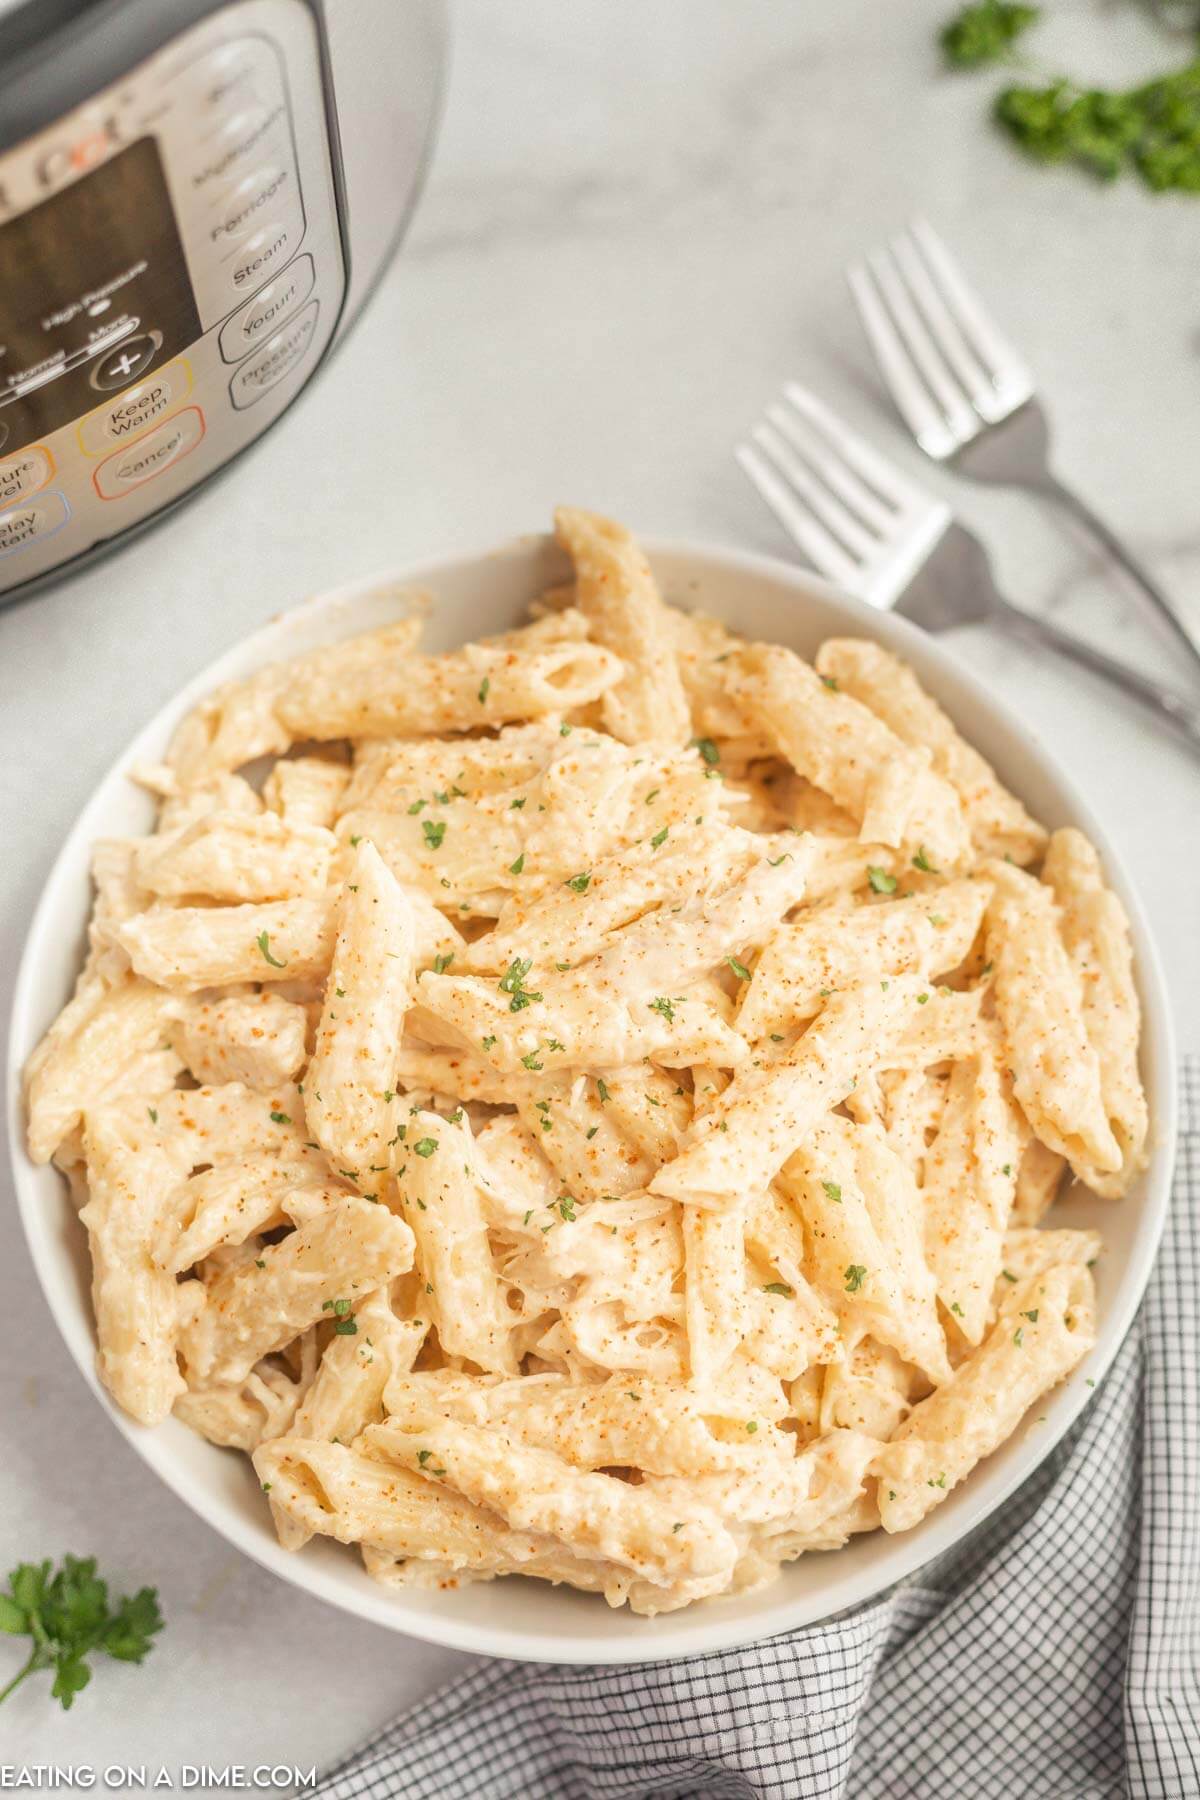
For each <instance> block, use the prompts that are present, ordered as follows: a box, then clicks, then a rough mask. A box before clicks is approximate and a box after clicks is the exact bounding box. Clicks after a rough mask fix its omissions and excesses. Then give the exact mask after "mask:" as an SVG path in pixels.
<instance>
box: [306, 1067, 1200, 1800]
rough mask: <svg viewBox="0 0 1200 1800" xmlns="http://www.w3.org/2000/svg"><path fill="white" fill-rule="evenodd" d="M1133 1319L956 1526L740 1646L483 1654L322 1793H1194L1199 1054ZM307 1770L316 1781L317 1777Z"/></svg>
mask: <svg viewBox="0 0 1200 1800" xmlns="http://www.w3.org/2000/svg"><path fill="white" fill-rule="evenodd" d="M1182 1127H1183V1135H1182V1139H1181V1145H1180V1159H1179V1167H1178V1171H1177V1175H1176V1182H1175V1193H1174V1203H1173V1207H1172V1212H1171V1217H1170V1220H1169V1222H1168V1225H1167V1231H1166V1237H1165V1240H1164V1243H1163V1248H1162V1252H1161V1254H1160V1256H1159V1260H1158V1265H1157V1268H1156V1271H1155V1274H1154V1276H1153V1279H1152V1281H1151V1284H1150V1287H1149V1290H1148V1292H1147V1295H1146V1299H1145V1302H1144V1304H1143V1307H1142V1310H1141V1313H1140V1315H1139V1318H1138V1321H1137V1324H1136V1325H1135V1326H1134V1328H1133V1330H1132V1331H1131V1332H1130V1334H1129V1336H1128V1338H1127V1339H1126V1341H1125V1343H1124V1344H1123V1345H1122V1347H1121V1350H1120V1352H1119V1354H1118V1356H1117V1358H1116V1361H1115V1362H1114V1363H1113V1365H1112V1368H1111V1370H1110V1371H1109V1373H1108V1375H1107V1376H1106V1377H1105V1379H1104V1382H1103V1383H1102V1385H1101V1387H1100V1389H1098V1391H1097V1394H1096V1397H1095V1399H1094V1400H1093V1401H1092V1403H1091V1405H1090V1406H1089V1408H1088V1410H1087V1412H1086V1413H1085V1414H1084V1417H1083V1418H1082V1420H1081V1421H1080V1422H1079V1423H1078V1424H1077V1425H1076V1426H1075V1427H1074V1428H1073V1429H1072V1431H1071V1433H1070V1434H1069V1435H1068V1437H1067V1438H1066V1439H1065V1440H1064V1441H1063V1443H1062V1444H1060V1445H1059V1447H1058V1449H1057V1450H1056V1451H1055V1452H1054V1453H1053V1454H1052V1455H1051V1456H1050V1457H1049V1458H1048V1459H1047V1461H1046V1463H1044V1464H1043V1466H1042V1468H1041V1469H1040V1470H1039V1471H1038V1473H1037V1474H1036V1475H1035V1476H1033V1477H1032V1478H1031V1479H1030V1481H1029V1482H1027V1483H1026V1485H1025V1486H1024V1487H1023V1488H1022V1489H1021V1491H1020V1493H1019V1494H1017V1495H1016V1496H1015V1498H1014V1499H1012V1500H1011V1501H1010V1502H1009V1503H1008V1505H1007V1506H1005V1507H1004V1508H1002V1509H1001V1511H1000V1512H999V1513H998V1514H997V1515H995V1516H994V1517H993V1518H992V1519H991V1520H990V1521H989V1522H988V1523H987V1524H986V1525H984V1526H983V1527H981V1529H980V1531H979V1532H978V1533H976V1534H975V1536H974V1537H973V1538H972V1539H971V1540H969V1542H968V1544H967V1545H966V1546H965V1547H964V1548H959V1549H958V1550H956V1551H955V1552H953V1553H951V1554H950V1555H948V1556H946V1557H943V1558H942V1559H940V1560H939V1561H937V1562H935V1563H932V1564H930V1565H929V1566H928V1567H927V1568H925V1569H924V1570H922V1571H921V1572H920V1573H919V1574H918V1575H917V1576H916V1577H915V1578H914V1579H913V1580H912V1581H911V1582H909V1583H906V1584H904V1585H902V1586H900V1587H898V1588H895V1589H893V1590H892V1592H890V1593H889V1594H887V1595H886V1596H885V1597H884V1598H883V1599H881V1600H877V1601H874V1602H873V1603H871V1604H870V1605H867V1606H863V1607H860V1608H858V1609H857V1610H855V1611H853V1612H851V1613H847V1614H844V1615H843V1616H842V1617H841V1618H839V1619H836V1620H835V1621H833V1622H832V1623H830V1624H827V1625H820V1626H814V1627H812V1628H810V1629H807V1630H803V1631H797V1632H794V1633H792V1634H791V1635H790V1636H788V1637H780V1638H774V1639H772V1640H770V1641H769V1642H767V1643H764V1644H756V1645H754V1646H753V1647H752V1648H751V1649H748V1650H733V1651H728V1652H725V1653H723V1654H716V1655H711V1656H699V1657H695V1658H694V1659H692V1660H690V1661H685V1662H668V1663H648V1664H637V1663H635V1664H632V1665H626V1666H625V1667H622V1668H594V1669H589V1668H555V1667H553V1666H550V1665H546V1664H528V1663H520V1664H513V1663H502V1662H491V1663H485V1664H484V1665H482V1666H481V1667H480V1668H479V1669H477V1670H475V1671H473V1672H472V1673H470V1674H469V1675H467V1676H466V1677H464V1678H463V1679H462V1680H460V1681H457V1682H455V1683H454V1684H453V1685H452V1686H450V1687H448V1688H446V1689H444V1690H443V1691H442V1692H441V1693H440V1694H437V1695H435V1697H434V1698H433V1699H432V1700H428V1701H426V1702H424V1703H423V1704H422V1705H420V1706H418V1707H416V1708H415V1709H414V1710H413V1711H411V1712H409V1713H406V1714H404V1715H403V1716H402V1717H401V1718H399V1719H397V1720H396V1721H395V1722H394V1723H393V1724H392V1725H390V1726H389V1727H388V1728H387V1729H386V1730H385V1731H383V1732H382V1733H381V1734H380V1735H379V1736H378V1737H376V1738H375V1739H374V1740H373V1741H372V1742H371V1743H369V1744H367V1745H366V1746H365V1747H364V1748H362V1749H361V1750H359V1751H358V1752H357V1753H356V1754H355V1755H354V1756H352V1757H351V1758H350V1760H349V1761H347V1762H346V1763H344V1764H343V1765H342V1766H341V1767H340V1768H339V1769H337V1770H336V1771H335V1772H334V1773H333V1774H331V1775H330V1776H328V1777H327V1779H326V1780H325V1781H324V1782H323V1783H322V1784H321V1785H320V1786H319V1788H318V1789H317V1790H316V1791H317V1792H318V1793H319V1794H321V1795H322V1796H323V1797H324V1800H351V1797H352V1796H353V1797H354V1800H358V1797H359V1796H362V1797H364V1800H393V1797H395V1800H460V1797H463V1800H465V1797H466V1796H482V1797H483V1800H643V1797H644V1796H650V1795H670V1796H675V1797H678V1800H683V1797H685V1796H686V1797H688V1800H750V1797H751V1796H758V1795H766V1796H769V1797H770V1800H810V1797H811V1800H817V1797H818V1796H819V1797H820V1800H926V1797H927V1796H938V1800H993V1796H994V1800H1110V1797H1111V1800H1118V1796H1120V1797H1121V1800H1125V1797H1126V1796H1130V1797H1133V1800H1142V1797H1143V1796H1145V1797H1150V1796H1153V1797H1155V1800H1198V1797H1200V1280H1198V1276H1200V1245H1198V1241H1197V1238H1198V1234H1197V1225H1198V1223H1200V1060H1193V1061H1190V1062H1189V1063H1187V1064H1186V1065H1185V1067H1184V1071H1183V1120H1182ZM310 1791H312V1790H310Z"/></svg>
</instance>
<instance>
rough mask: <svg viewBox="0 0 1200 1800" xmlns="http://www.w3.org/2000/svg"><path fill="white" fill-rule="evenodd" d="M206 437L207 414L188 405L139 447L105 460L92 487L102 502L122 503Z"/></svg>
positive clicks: (149, 434)
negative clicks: (128, 495) (126, 497)
mask: <svg viewBox="0 0 1200 1800" xmlns="http://www.w3.org/2000/svg"><path fill="white" fill-rule="evenodd" d="M203 436H204V414H203V413H202V412H201V411H200V408H199V407H198V406H185V407H184V409H183V411H182V412H178V413H175V414H173V415H172V417H171V418H169V419H164V420H163V422H162V424H161V425H157V426H156V427H155V429H154V430H153V431H150V432H147V434H146V436H145V437H142V438H139V439H138V441H137V443H136V444H130V445H128V447H127V448H126V449H124V450H118V451H117V452H116V454H115V455H114V456H107V457H105V459H104V461H103V462H102V463H98V464H97V465H96V467H95V469H94V470H93V471H92V484H93V486H94V487H95V489H96V492H97V493H98V494H99V496H100V498H101V499H102V500H120V499H122V498H123V497H124V496H125V495H126V494H131V493H132V492H133V490H134V488H139V487H141V486H142V484H143V483H144V482H147V481H153V480H154V477H155V476H156V475H163V474H165V473H166V471H167V470H168V469H172V468H174V466H175V464H176V463H177V462H182V460H183V458H184V457H185V456H186V455H187V454H188V452H189V451H191V450H194V449H195V448H196V445H197V444H198V443H199V442H200V439H201V438H202V437H203Z"/></svg>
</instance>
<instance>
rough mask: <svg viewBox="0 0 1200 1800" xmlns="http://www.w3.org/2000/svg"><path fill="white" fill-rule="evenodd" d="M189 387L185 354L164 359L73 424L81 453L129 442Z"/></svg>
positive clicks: (161, 416) (99, 451) (94, 452)
mask: <svg viewBox="0 0 1200 1800" xmlns="http://www.w3.org/2000/svg"><path fill="white" fill-rule="evenodd" d="M191 389H192V371H191V365H190V364H189V363H188V362H187V361H186V360H185V358H183V357H182V356H181V357H177V358H176V360H175V361H174V362H169V363H164V365H163V367H162V368H161V369H159V370H158V371H157V372H156V373H155V374H153V375H150V376H148V377H147V379H146V380H145V381H139V382H138V383H137V385H136V386H135V387H131V388H127V389H126V390H125V392H124V393H123V394H122V395H121V396H120V398H119V399H117V400H110V401H109V402H108V404H107V405H106V406H98V407H97V408H96V410H95V411H94V412H90V413H88V415H87V417H86V418H83V419H80V421H79V423H78V425H77V426H76V427H75V435H76V437H77V438H78V439H79V448H80V449H81V450H82V451H83V453H84V455H85V456H103V455H104V454H105V452H106V451H108V450H111V449H112V447H113V445H114V444H125V443H129V442H130V441H131V440H132V439H133V438H136V437H140V436H141V434H142V433H143V431H149V429H150V427H151V426H152V425H156V424H157V423H158V421H159V420H160V419H165V418H166V416H167V414H168V413H169V412H171V411H172V410H173V409H174V408H175V407H176V406H178V405H179V402H180V401H181V400H184V399H186V398H187V396H188V394H189V393H190V392H191Z"/></svg>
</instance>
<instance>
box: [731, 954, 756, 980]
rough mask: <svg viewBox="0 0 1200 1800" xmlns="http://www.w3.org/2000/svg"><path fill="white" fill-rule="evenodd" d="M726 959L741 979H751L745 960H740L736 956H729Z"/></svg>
mask: <svg viewBox="0 0 1200 1800" xmlns="http://www.w3.org/2000/svg"><path fill="white" fill-rule="evenodd" d="M725 961H726V962H727V963H728V964H729V966H730V968H731V969H732V970H733V972H734V974H735V975H736V976H737V978H738V980H739V981H749V979H750V971H749V969H748V968H747V967H746V965H745V963H744V962H739V961H738V959H737V957H736V956H727V957H726V958H725Z"/></svg>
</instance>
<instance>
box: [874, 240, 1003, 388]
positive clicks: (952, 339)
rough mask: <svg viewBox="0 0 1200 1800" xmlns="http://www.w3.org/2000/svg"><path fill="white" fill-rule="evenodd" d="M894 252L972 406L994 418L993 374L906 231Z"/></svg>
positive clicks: (916, 299)
mask: <svg viewBox="0 0 1200 1800" xmlns="http://www.w3.org/2000/svg"><path fill="white" fill-rule="evenodd" d="M891 250H892V255H893V256H894V257H895V259H896V266H897V268H898V269H899V270H900V273H901V275H902V276H903V278H904V281H905V283H906V285H907V287H908V290H909V292H910V293H911V294H912V297H913V299H914V300H915V302H916V304H917V305H918V306H919V307H920V309H921V311H922V313H923V314H924V315H925V321H926V324H927V325H928V326H929V329H930V331H931V333H932V334H933V337H934V339H935V341H936V343H937V344H938V346H939V348H940V350H941V352H942V355H943V356H944V357H945V359H946V361H947V362H948V363H949V364H950V367H951V368H952V369H953V370H954V373H955V374H956V375H957V377H958V379H959V381H960V382H961V383H962V385H963V387H964V388H965V389H966V392H967V397H968V399H969V400H970V402H971V404H972V406H973V407H974V408H975V410H976V412H977V413H978V414H979V415H980V417H981V418H984V419H988V420H990V419H992V418H993V417H994V415H995V408H996V390H995V386H994V384H993V382H992V377H991V374H990V372H989V371H988V369H987V368H986V367H985V365H984V364H983V362H982V361H981V360H980V358H979V356H978V354H977V353H976V351H975V350H974V349H973V348H972V346H971V345H970V344H968V342H967V340H966V338H965V337H964V336H963V333H962V328H961V326H960V325H959V323H958V320H957V319H956V318H955V317H954V314H953V313H952V312H951V311H950V308H949V306H948V305H947V303H946V300H945V296H944V295H943V294H942V291H941V289H940V288H939V287H938V285H937V283H936V281H935V280H934V278H933V276H932V275H931V274H930V272H929V269H928V267H927V266H926V264H925V261H924V259H923V257H922V255H921V252H920V251H919V250H918V248H917V246H916V243H915V242H914V240H913V239H912V238H911V237H910V236H909V234H908V233H907V232H901V233H900V234H899V236H898V237H895V238H893V239H892V244H891Z"/></svg>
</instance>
